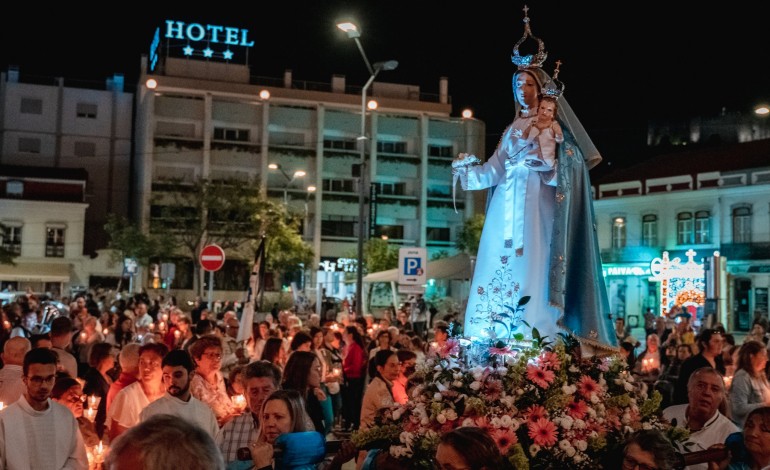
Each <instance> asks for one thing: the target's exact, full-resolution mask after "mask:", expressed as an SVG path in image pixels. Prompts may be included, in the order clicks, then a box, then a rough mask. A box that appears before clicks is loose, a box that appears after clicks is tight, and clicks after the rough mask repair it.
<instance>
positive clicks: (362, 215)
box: [337, 22, 398, 315]
mask: <svg viewBox="0 0 770 470" xmlns="http://www.w3.org/2000/svg"><path fill="white" fill-rule="evenodd" d="M337 27H338V28H339V29H341V30H342V31H344V32H345V33H346V34H347V35H348V38H349V39H353V40H354V41H355V42H356V46H358V50H359V51H360V52H361V57H363V59H364V63H365V64H366V69H367V70H368V71H369V80H367V81H366V84H365V85H364V87H363V88H362V89H361V134H360V135H359V136H358V150H359V152H360V162H359V165H360V166H359V168H360V176H359V178H358V182H359V183H358V184H359V187H358V247H357V248H358V250H357V256H358V259H357V260H356V262H357V266H356V310H357V312H356V313H358V314H361V315H363V313H364V304H363V290H364V238H365V237H366V234H367V231H366V221H367V206H366V191H367V190H368V187H369V185H368V178H367V176H368V173H369V172H368V170H367V165H366V90H368V89H369V87H370V86H371V84H372V83H373V82H374V79H375V78H376V77H377V75H378V74H379V73H380V72H381V71H383V70H393V69H395V68H396V67H398V61H395V60H388V61H386V62H375V63H374V65H372V64H371V63H370V62H369V58H368V57H367V56H366V52H364V46H363V45H361V39H360V38H361V32H360V31H359V30H358V27H357V26H356V25H355V24H354V23H352V22H341V23H337Z"/></svg>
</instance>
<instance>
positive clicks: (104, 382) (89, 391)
mask: <svg viewBox="0 0 770 470" xmlns="http://www.w3.org/2000/svg"><path fill="white" fill-rule="evenodd" d="M91 318H93V317H91ZM113 349H114V348H113V346H112V345H111V344H110V343H103V342H102V343H96V344H94V345H93V346H91V353H90V354H89V356H88V365H89V366H90V368H89V369H88V371H87V372H86V374H85V376H84V378H85V381H86V383H85V386H84V387H83V391H84V393H85V394H86V395H90V396H92V397H94V399H98V404H97V406H96V409H97V413H96V421H95V424H96V432H97V434H98V435H99V437H102V436H104V422H105V420H106V419H107V400H106V398H107V394H108V393H109V391H110V385H112V377H110V375H109V373H110V372H111V371H112V370H113V369H114V368H115V354H114V352H113ZM92 408H93V407H92Z"/></svg>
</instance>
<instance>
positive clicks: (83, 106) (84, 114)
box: [75, 103, 98, 119]
mask: <svg viewBox="0 0 770 470" xmlns="http://www.w3.org/2000/svg"><path fill="white" fill-rule="evenodd" d="M97 109H98V107H97V106H96V104H94V103H78V104H77V105H76V109H75V114H76V115H77V117H79V118H86V119H96V110H97Z"/></svg>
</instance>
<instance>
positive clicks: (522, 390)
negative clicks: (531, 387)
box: [516, 388, 524, 396]
mask: <svg viewBox="0 0 770 470" xmlns="http://www.w3.org/2000/svg"><path fill="white" fill-rule="evenodd" d="M516 395H519V396H521V395H524V389H523V388H517V389H516Z"/></svg>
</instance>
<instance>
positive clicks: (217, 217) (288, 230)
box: [150, 179, 313, 294]
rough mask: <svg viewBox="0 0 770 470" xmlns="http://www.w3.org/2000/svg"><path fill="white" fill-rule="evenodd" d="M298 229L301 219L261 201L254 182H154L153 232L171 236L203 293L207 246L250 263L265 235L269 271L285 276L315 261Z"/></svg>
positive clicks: (281, 208) (265, 200) (283, 209)
mask: <svg viewBox="0 0 770 470" xmlns="http://www.w3.org/2000/svg"><path fill="white" fill-rule="evenodd" d="M298 227H299V219H298V218H297V216H294V215H291V214H289V213H287V211H286V209H285V208H284V207H283V206H282V205H281V204H278V203H276V202H274V201H271V200H269V199H267V198H264V197H262V195H261V194H260V188H259V185H258V184H257V183H256V182H255V181H241V180H207V179H199V180H197V181H195V182H193V183H188V182H182V181H177V180H166V181H164V182H163V184H162V185H161V184H156V190H155V193H154V195H153V200H152V210H151V221H150V231H151V233H158V232H164V231H165V232H170V233H171V234H172V235H173V237H174V239H175V240H176V241H177V246H178V249H177V252H181V253H182V254H183V255H184V256H186V257H188V258H190V259H192V260H193V266H194V269H195V271H196V274H197V275H196V276H194V289H195V291H196V292H197V293H199V294H200V292H201V290H202V285H203V282H202V280H203V271H202V270H201V268H200V260H199V257H200V252H201V250H202V248H203V247H204V246H206V245H210V244H217V245H219V246H220V247H221V248H222V249H223V250H225V251H226V252H228V257H232V259H243V260H247V261H248V262H251V260H253V258H254V253H255V251H256V248H257V244H258V243H259V241H260V239H261V236H263V235H264V236H265V237H266V238H267V245H266V253H267V259H268V261H267V268H268V269H270V270H274V271H277V272H279V273H285V272H287V271H288V270H290V269H292V268H293V269H296V268H297V265H298V264H300V263H305V264H306V265H307V264H309V263H310V262H311V261H312V258H313V251H312V248H311V247H310V246H309V245H308V244H306V243H305V242H304V241H302V238H301V236H300V235H299V232H298Z"/></svg>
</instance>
